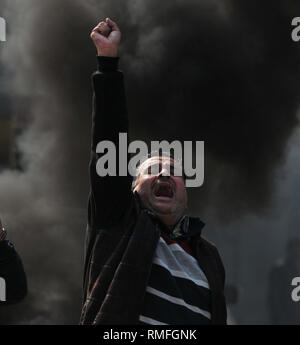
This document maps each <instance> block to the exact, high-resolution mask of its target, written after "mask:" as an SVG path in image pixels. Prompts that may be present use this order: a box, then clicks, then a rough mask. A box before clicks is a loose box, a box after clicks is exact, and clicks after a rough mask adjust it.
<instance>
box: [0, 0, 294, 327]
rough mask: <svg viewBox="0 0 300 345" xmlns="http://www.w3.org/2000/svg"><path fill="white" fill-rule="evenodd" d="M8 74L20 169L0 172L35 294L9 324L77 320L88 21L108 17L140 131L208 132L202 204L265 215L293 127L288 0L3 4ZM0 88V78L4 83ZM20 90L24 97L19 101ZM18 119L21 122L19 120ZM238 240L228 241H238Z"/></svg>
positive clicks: (205, 208)
mask: <svg viewBox="0 0 300 345" xmlns="http://www.w3.org/2000/svg"><path fill="white" fill-rule="evenodd" d="M0 5H1V8H2V9H3V11H2V14H1V15H2V16H3V17H4V18H5V19H6V21H7V41H6V42H5V45H3V46H2V47H1V62H2V65H3V69H4V70H5V71H9V73H8V72H5V73H6V74H7V75H6V77H5V78H3V77H2V78H3V79H4V80H2V81H1V90H2V92H3V89H5V90H10V97H9V100H10V103H11V106H12V108H13V111H12V115H13V116H14V121H16V122H18V121H23V116H25V118H26V119H27V120H26V121H25V123H26V128H25V130H24V131H23V133H22V135H21V136H20V137H19V138H18V147H19V150H20V152H21V153H22V164H23V167H24V170H23V171H6V172H3V173H1V175H0V191H1V193H0V205H1V209H0V212H1V215H2V217H3V220H4V221H5V222H6V224H7V227H8V229H10V230H11V232H10V237H11V239H12V240H13V241H14V242H15V244H16V246H17V248H18V249H19V251H20V252H21V253H22V256H23V259H24V263H25V267H26V270H27V273H28V279H29V288H30V295H29V297H28V299H27V300H26V301H25V302H24V303H22V304H20V305H19V306H14V307H9V308H5V309H4V308H3V310H4V314H5V316H3V314H2V310H1V315H0V323H2V322H8V323H9V322H12V323H28V322H30V323H76V322H77V320H78V317H79V312H80V303H81V300H80V298H81V279H82V269H83V267H82V260H83V238H84V229H85V222H86V210H85V207H86V199H87V193H88V174H87V165H88V159H89V134H90V113H91V87H90V74H91V72H92V71H93V70H94V69H95V66H96V61H95V55H96V52H95V49H94V47H93V45H92V43H91V41H90V39H89V33H90V30H91V29H92V27H93V26H94V25H95V24H96V23H97V22H98V21H99V20H101V19H103V18H105V17H107V16H110V17H111V18H112V19H114V20H116V21H117V22H118V23H119V26H120V28H121V29H122V32H123V41H122V47H121V51H120V55H121V57H122V58H121V68H122V69H123V71H124V72H125V73H126V85H127V94H128V103H129V110H130V119H131V130H132V138H133V139H140V140H145V141H148V142H149V141H150V140H158V139H165V140H169V141H172V140H175V139H179V140H204V141H205V167H206V171H205V183H204V186H203V188H201V190H199V191H196V192H194V191H193V194H191V200H193V201H194V207H193V211H197V212H198V213H199V205H201V214H206V215H207V217H208V219H212V220H213V221H214V222H216V223H217V222H218V223H220V224H223V222H225V221H227V222H229V221H232V220H235V219H236V218H239V217H242V216H243V215H247V214H251V213H256V214H258V215H261V214H264V210H265V208H266V207H267V206H268V205H269V204H270V202H271V201H273V199H274V191H276V188H275V185H274V182H275V176H276V175H275V172H276V169H277V168H278V166H279V165H280V164H282V163H283V162H284V158H285V152H286V148H287V143H288V140H289V138H290V136H291V135H292V134H293V133H294V131H295V128H296V126H297V124H298V120H297V108H298V106H299V88H298V85H299V80H298V79H299V78H300V77H299V73H296V71H297V70H298V64H299V61H300V60H299V57H300V56H299V55H300V54H299V48H298V46H297V45H295V43H294V42H292V41H291V40H290V30H291V27H290V19H291V18H292V17H293V16H294V15H295V14H297V13H296V11H297V10H298V14H299V10H300V8H299V5H297V4H295V2H293V1H288V2H287V1H278V2H276V3H274V2H270V1H265V2H264V3H261V2H259V1H257V0H255V1H251V3H250V2H247V3H245V2H240V1H230V0H227V1H196V0H189V1H186V0H185V1H183V0H181V1H158V0H152V1H151V2H150V1H142V0H141V1H133V0H129V1H121V0H113V1H103V2H99V1H94V0H89V1H79V0H77V1H75V0H73V1H70V0H67V1H63V2H61V1H58V0H52V1H43V2H41V1H38V0H26V1H20V0H10V1H1V2H0ZM3 85H5V87H3ZM22 97H26V98H27V99H29V105H28V106H27V105H26V106H25V107H23V108H22V114H21V115H22V116H21V115H20V111H19V110H18V111H17V109H16V108H18V104H19V102H20V101H19V100H20V99H21V98H22ZM21 117H22V119H21ZM229 250H230V249H229Z"/></svg>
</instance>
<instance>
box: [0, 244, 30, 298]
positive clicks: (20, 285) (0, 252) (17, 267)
mask: <svg viewBox="0 0 300 345" xmlns="http://www.w3.org/2000/svg"><path fill="white" fill-rule="evenodd" d="M26 294H27V280H26V274H25V272H24V268H23V264H22V260H21V258H20V256H19V254H18V253H17V252H16V250H15V248H14V246H13V245H12V243H10V242H9V241H7V240H5V241H1V242H0V305H3V304H12V303H16V302H19V301H21V300H22V299H23V298H24V297H25V296H26Z"/></svg>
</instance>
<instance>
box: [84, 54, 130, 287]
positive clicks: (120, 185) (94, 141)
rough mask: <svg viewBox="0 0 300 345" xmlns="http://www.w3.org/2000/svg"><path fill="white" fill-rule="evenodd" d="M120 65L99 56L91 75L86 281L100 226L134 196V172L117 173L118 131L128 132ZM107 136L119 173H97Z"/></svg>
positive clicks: (106, 224) (120, 212)
mask: <svg viewBox="0 0 300 345" xmlns="http://www.w3.org/2000/svg"><path fill="white" fill-rule="evenodd" d="M117 66H118V58H111V57H98V71H97V72H95V73H94V74H93V75H92V87H93V113H92V134H91V135H92V138H91V159H90V164H89V175H90V194H89V200H88V226H87V233H86V245H85V258H86V259H85V273H84V281H85V283H86V274H87V268H88V265H89V260H90V254H91V251H92V248H93V244H94V242H95V238H96V234H97V230H99V229H101V228H105V229H108V228H110V227H111V226H112V225H114V224H115V223H117V222H119V221H120V218H121V217H122V215H123V214H124V213H125V210H126V207H128V206H129V204H130V199H131V198H132V193H131V183H132V178H131V176H129V175H128V174H127V176H118V171H119V166H118V162H119V133H128V115H127V105H126V99H125V88H124V78H123V73H122V72H121V71H119V70H118V69H117ZM104 140H106V141H110V142H112V143H114V145H115V147H116V156H115V157H114V158H115V159H116V162H117V166H116V168H117V169H116V176H104V177H100V176H99V175H98V174H97V161H98V160H99V158H101V157H102V156H103V155H105V154H106V152H105V153H99V152H96V151H97V145H98V143H99V142H101V141H104ZM126 152H127V150H126ZM127 162H128V154H127Z"/></svg>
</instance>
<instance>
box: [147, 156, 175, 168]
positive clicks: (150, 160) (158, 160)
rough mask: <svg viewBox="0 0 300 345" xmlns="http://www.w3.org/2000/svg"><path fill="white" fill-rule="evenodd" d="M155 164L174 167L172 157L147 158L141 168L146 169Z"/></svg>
mask: <svg viewBox="0 0 300 345" xmlns="http://www.w3.org/2000/svg"><path fill="white" fill-rule="evenodd" d="M156 163H167V164H171V165H174V159H173V158H172V157H167V156H155V157H150V158H147V159H146V160H145V161H144V162H143V163H142V164H141V168H146V167H148V166H150V165H152V164H156Z"/></svg>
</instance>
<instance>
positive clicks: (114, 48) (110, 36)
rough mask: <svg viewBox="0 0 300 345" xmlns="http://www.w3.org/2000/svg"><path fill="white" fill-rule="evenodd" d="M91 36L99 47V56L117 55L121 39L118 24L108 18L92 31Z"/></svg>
mask: <svg viewBox="0 0 300 345" xmlns="http://www.w3.org/2000/svg"><path fill="white" fill-rule="evenodd" d="M91 38H92V40H93V42H94V44H95V46H96V48H97V52H98V55H99V56H117V55H118V47H119V45H120V41H121V31H120V29H119V28H118V25H117V24H116V23H115V22H113V21H112V20H111V19H109V18H106V19H105V21H102V22H100V23H99V24H98V25H97V26H96V27H95V28H94V29H93V30H92V32H91Z"/></svg>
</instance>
